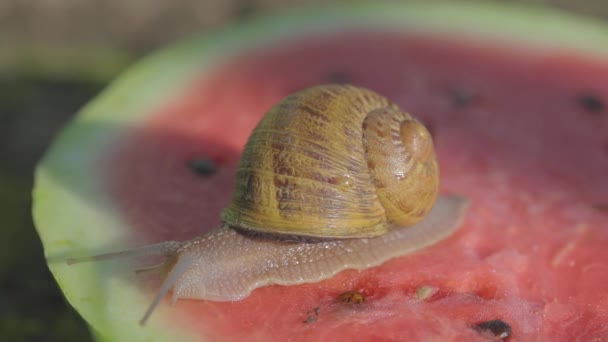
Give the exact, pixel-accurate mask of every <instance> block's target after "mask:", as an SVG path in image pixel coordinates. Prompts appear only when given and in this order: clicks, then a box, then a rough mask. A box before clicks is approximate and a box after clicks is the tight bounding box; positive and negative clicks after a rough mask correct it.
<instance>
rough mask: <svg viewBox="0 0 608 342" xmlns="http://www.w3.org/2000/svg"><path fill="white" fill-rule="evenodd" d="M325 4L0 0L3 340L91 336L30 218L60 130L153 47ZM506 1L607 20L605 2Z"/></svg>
mask: <svg viewBox="0 0 608 342" xmlns="http://www.w3.org/2000/svg"><path fill="white" fill-rule="evenodd" d="M488 1H489V0H488ZM502 1H503V2H506V1H509V0H502ZM321 2H322V1H320V0H317V1H304V0H289V1H286V0H285V1H280V0H232V1H221V0H217V1H194V0H172V1H170V0H165V1H156V2H150V1H147V0H130V1H121V0H99V1H94V0H53V1H50V0H0V40H1V41H2V42H3V43H2V44H0V217H2V225H1V229H0V340H2V341H87V340H90V339H91V338H90V337H89V332H88V330H87V328H86V326H85V324H84V323H83V322H82V320H81V319H80V318H79V317H78V315H77V314H75V313H74V312H73V311H72V310H71V309H70V307H69V306H68V305H67V304H66V303H65V301H64V300H63V297H62V296H61V292H60V291H59V289H58V288H57V286H56V284H55V282H54V281H53V279H52V277H51V275H50V273H49V272H48V270H47V267H46V263H45V261H44V258H43V254H42V247H41V245H40V242H39V240H38V238H37V236H36V233H35V231H34V228H33V225H32V221H31V214H30V207H31V203H30V191H31V188H32V174H33V169H34V167H35V164H36V162H37V161H38V160H39V159H40V158H41V156H42V154H43V153H44V150H45V149H46V148H47V146H48V145H49V143H50V142H51V140H52V137H53V136H54V134H56V132H57V131H58V130H59V129H60V127H61V126H62V125H64V124H65V123H66V122H67V120H68V119H69V118H70V117H71V116H72V115H73V114H74V113H75V112H76V111H77V110H78V109H79V108H80V107H81V106H82V105H83V104H84V103H86V102H87V101H88V100H89V99H91V98H92V97H93V96H94V95H95V94H97V93H98V92H99V91H100V90H101V89H102V88H103V87H104V86H105V85H106V84H107V83H108V82H109V81H110V80H111V79H112V78H113V77H114V76H115V75H116V74H117V73H118V72H119V71H120V70H122V69H123V68H124V67H126V66H127V65H128V64H129V63H130V62H131V61H133V60H135V59H137V57H139V56H141V55H142V54H144V53H146V52H148V51H149V50H151V49H154V48H156V47H158V46H161V45H163V44H165V43H167V42H171V41H174V40H176V39H178V38H181V37H184V36H187V35H190V34H192V33H199V32H204V31H207V30H211V29H216V28H218V27H221V26H222V25H229V24H230V23H233V22H236V21H238V20H241V19H243V18H246V17H249V16H251V15H255V14H258V13H267V12H273V11H280V10H283V9H285V8H288V7H293V6H295V5H302V4H304V3H306V4H307V5H311V4H313V3H321ZM511 2H528V3H535V4H540V5H548V6H556V7H561V8H565V9H568V10H572V11H575V12H579V13H583V14H588V15H592V16H599V17H602V18H608V1H606V0H586V1H582V0H581V1H572V0H544V1H543V0H536V1H534V0H528V1H515V0H513V1H511Z"/></svg>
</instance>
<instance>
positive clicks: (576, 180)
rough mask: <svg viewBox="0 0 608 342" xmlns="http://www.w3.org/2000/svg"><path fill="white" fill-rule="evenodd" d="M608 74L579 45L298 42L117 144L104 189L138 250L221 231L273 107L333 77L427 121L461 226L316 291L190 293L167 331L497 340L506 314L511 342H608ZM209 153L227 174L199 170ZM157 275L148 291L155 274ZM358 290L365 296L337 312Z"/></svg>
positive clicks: (225, 72)
mask: <svg viewBox="0 0 608 342" xmlns="http://www.w3.org/2000/svg"><path fill="white" fill-rule="evenodd" d="M607 80H608V61H606V60H605V59H604V60H602V59H597V60H594V59H592V58H591V57H589V56H584V55H582V54H580V55H579V54H576V53H572V52H567V51H566V50H564V51H563V52H559V51H556V50H545V49H538V50H536V51H534V50H526V51H522V50H521V49H516V48H514V47H513V46H506V45H498V44H496V45H492V44H491V43H485V44H478V43H475V44H474V43H471V42H468V41H467V40H466V39H461V40H459V39H438V38H437V37H436V36H435V37H430V36H424V35H414V34H410V35H403V34H398V35H397V34H391V33H380V32H376V33H369V32H367V33H365V32H355V31H346V32H341V33H332V34H324V35H322V36H321V35H317V36H311V37H308V38H299V39H296V40H292V41H290V42H289V43H286V42H282V43H281V44H277V45H276V46H274V47H270V48H269V47H265V48H264V49H257V50H255V49H254V50H252V51H249V52H248V53H244V54H241V55H240V56H239V57H235V58H232V59H227V60H224V61H222V63H220V64H219V65H218V67H217V68H216V69H214V70H213V72H211V73H210V74H207V75H205V76H204V77H201V78H200V79H199V80H197V81H196V82H194V83H193V84H191V85H190V86H189V88H188V90H187V91H186V92H185V93H183V94H181V95H180V96H179V97H178V98H176V99H175V100H174V101H172V102H171V103H168V104H166V105H165V106H164V107H163V108H162V109H160V110H158V112H156V113H155V114H154V115H151V116H150V117H149V118H148V119H146V120H147V121H146V122H145V124H142V125H140V126H139V128H137V130H136V131H135V132H133V134H129V136H128V138H125V139H123V140H121V141H120V142H119V143H117V144H116V145H115V147H114V149H113V151H112V152H111V153H110V154H109V156H108V157H107V159H106V160H105V163H104V165H106V166H107V168H106V171H105V175H106V178H105V181H106V182H107V185H108V187H109V189H110V193H111V196H112V198H113V199H114V200H115V201H116V203H117V205H118V206H119V208H120V210H121V212H123V213H124V215H125V216H126V219H127V220H128V222H129V223H130V225H131V227H132V228H133V230H134V231H133V233H134V237H133V241H137V243H138V244H141V243H143V242H157V241H163V240H184V239H189V238H192V237H194V236H196V235H198V234H201V233H203V232H205V231H207V230H209V229H211V228H213V227H214V226H215V225H216V224H218V223H219V211H220V210H221V209H222V208H223V207H224V206H225V205H226V203H227V202H228V200H229V196H230V192H231V189H232V183H233V176H234V172H235V166H236V162H237V159H238V155H239V151H240V150H241V149H242V146H243V145H244V143H245V141H246V139H247V137H248V135H249V133H250V132H251V130H252V129H253V127H254V125H255V124H256V123H257V121H258V120H259V119H260V118H261V116H262V115H263V114H264V112H265V111H266V110H267V109H268V108H269V107H270V106H271V105H273V104H274V103H276V102H277V101H278V100H280V99H281V98H282V97H283V96H285V95H287V94H289V93H290V92H292V91H294V90H297V89H301V88H304V87H307V86H312V85H316V84H320V83H331V82H348V83H352V84H355V85H358V86H363V87H367V88H370V89H372V90H375V91H377V92H379V93H380V94H383V95H385V96H387V97H388V98H389V99H391V100H392V101H394V102H396V103H398V104H399V105H400V106H402V108H404V109H405V110H406V111H408V112H410V113H412V114H413V115H414V116H417V117H418V118H420V119H421V120H422V121H423V122H425V123H426V124H427V125H428V127H429V128H430V130H431V132H432V134H433V136H434V138H435V143H436V149H437V153H438V158H439V162H440V167H441V191H442V192H445V193H456V194H461V195H464V196H466V197H468V198H469V199H470V207H469V209H468V211H467V213H466V217H465V221H464V224H463V225H462V227H461V228H460V230H459V231H458V232H457V233H456V234H455V235H454V236H453V237H450V238H448V239H447V240H445V241H443V242H441V243H439V244H437V245H435V246H432V247H430V248H427V249H425V250H422V251H420V252H417V253H414V254H411V255H408V256H404V257H401V258H397V259H394V260H392V261H389V262H387V263H385V264H383V265H381V266H379V267H376V268H373V269H369V270H365V271H344V272H342V273H340V274H338V275H337V276H335V277H333V278H331V279H329V280H326V281H323V282H320V283H316V284H306V285H299V286H291V287H283V286H268V287H264V288H260V289H257V290H255V291H254V292H253V293H252V294H251V295H250V296H249V297H248V298H246V299H244V300H242V301H238V302H229V303H224V302H223V303H220V302H210V301H204V300H179V301H178V302H177V304H176V305H175V307H174V308H173V309H171V311H169V313H170V314H171V315H172V316H171V318H170V320H171V322H172V323H171V326H174V327H175V329H183V330H187V331H195V332H196V333H197V334H198V335H199V336H200V337H201V338H203V337H206V338H209V339H211V340H217V339H221V340H229V341H230V340H264V341H266V340H276V341H286V340H291V341H300V340H311V341H321V340H358V341H379V340H400V341H414V340H416V341H418V340H424V341H447V340H456V341H473V340H486V339H487V335H484V334H480V332H479V331H478V330H475V329H473V327H474V326H475V325H476V324H478V323H480V322H485V321H490V320H497V319H498V320H502V321H503V322H505V323H507V324H508V325H509V326H510V327H511V330H512V333H511V336H512V337H511V338H512V340H518V341H538V340H546V341H575V340H579V341H592V340H598V341H599V340H603V339H607V340H608V285H606V284H608V211H606V210H605V207H606V206H607V203H608V177H607V176H608V81H607ZM198 158H203V159H211V160H213V161H214V162H215V163H216V164H217V165H218V167H219V168H218V170H217V172H216V173H215V174H213V175H210V176H201V175H198V174H196V173H194V172H192V170H191V169H189V168H188V167H187V164H188V162H189V161H191V160H192V159H198ZM144 279H145V280H146V282H145V284H146V286H147V287H149V289H150V297H151V296H152V293H153V291H155V290H156V289H157V288H158V287H157V286H158V279H155V278H147V277H146V278H144ZM421 288H425V289H429V291H430V292H429V293H430V295H429V296H428V297H427V298H419V297H418V296H417V289H421ZM347 290H357V291H360V292H361V293H362V294H363V295H364V296H365V297H366V302H365V303H364V304H360V305H347V304H343V303H337V302H336V297H337V296H338V295H339V294H340V293H342V292H344V291H347ZM161 318H162V319H165V318H164V317H162V316H153V317H152V320H155V319H161ZM144 329H145V328H144Z"/></svg>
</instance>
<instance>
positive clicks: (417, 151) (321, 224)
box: [68, 85, 466, 324]
mask: <svg viewBox="0 0 608 342" xmlns="http://www.w3.org/2000/svg"><path fill="white" fill-rule="evenodd" d="M438 184H439V172H438V166H437V161H436V157H435V152H434V148H433V142H432V138H431V136H430V134H429V133H428V131H427V130H426V129H425V128H424V126H423V125H422V124H420V123H419V122H418V121H417V120H415V119H414V118H412V117H411V116H410V115H409V114H407V113H403V112H402V111H401V110H400V109H399V108H398V107H397V106H396V105H394V104H392V103H390V102H389V101H388V100H387V99H385V98H384V97H382V96H380V95H378V94H376V93H374V92H372V91H369V90H366V89H362V88H356V87H353V86H344V85H323V86H317V87H313V88H308V89H305V90H302V91H299V92H296V93H294V94H291V95H289V96H287V97H286V98H285V99H283V100H282V101H281V102H279V103H278V104H277V105H275V106H274V107H272V108H271V109H270V110H269V111H268V113H267V114H266V115H265V116H264V118H262V120H261V121H260V122H259V124H258V125H257V127H256V128H255V130H254V131H253V133H252V134H251V136H250V137H249V140H248V142H247V144H246V146H245V148H244V151H243V153H242V155H241V159H240V162H239V165H238V168H237V172H236V182H235V190H234V192H233V196H232V200H231V202H230V204H229V205H228V206H227V207H226V208H225V209H224V210H223V212H222V214H221V218H222V224H220V226H219V227H217V228H215V229H213V230H211V231H210V232H208V233H206V234H204V235H202V236H199V237H196V238H194V239H192V240H189V241H184V242H176V241H167V242H162V243H160V244H156V245H152V246H146V247H141V248H136V249H132V250H128V251H124V252H118V253H110V254H104V255H99V256H94V257H87V258H80V259H72V260H70V261H68V262H69V263H73V262H78V261H85V260H100V259H106V258H114V257H118V256H139V255H163V256H165V257H166V261H165V262H164V263H163V264H161V265H158V266H155V267H153V268H151V269H152V270H157V271H160V272H161V273H163V274H164V276H165V278H164V282H163V284H162V286H161V289H160V290H159V292H158V294H157V296H156V298H155V299H154V301H153V303H152V304H151V305H150V307H149V309H148V311H147V312H146V314H145V315H144V317H143V318H142V320H141V322H140V323H141V324H143V323H145V322H146V320H147V319H148V317H149V316H150V314H151V313H152V312H153V310H154V309H155V308H156V306H157V305H158V304H159V303H160V301H161V300H162V299H163V298H164V297H165V295H166V294H167V293H168V292H169V291H171V290H172V293H173V294H172V296H173V300H176V299H178V298H191V299H207V300H215V301H233V300H240V299H243V298H245V297H246V296H248V295H249V294H250V293H251V291H253V290H254V289H255V288H258V287H262V286H265V285H270V284H278V285H295V284H302V283H310V282H317V281H320V280H323V279H327V278H330V277H331V276H333V275H334V274H336V273H338V272H340V271H342V270H344V269H364V268H368V267H372V266H377V265H379V264H381V263H383V262H385V261H387V260H389V259H391V258H394V257H396V256H400V255H404V254H407V253H409V252H412V251H416V250H419V249H421V248H424V247H426V246H429V245H431V244H433V243H436V242H438V241H440V240H442V239H443V238H445V237H447V236H449V235H450V234H451V233H452V232H454V231H455V230H456V229H457V227H458V225H459V224H460V221H461V218H462V216H463V212H464V208H465V206H466V201H465V200H464V199H462V198H460V197H456V196H438V195H437V193H438Z"/></svg>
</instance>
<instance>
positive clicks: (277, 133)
mask: <svg viewBox="0 0 608 342" xmlns="http://www.w3.org/2000/svg"><path fill="white" fill-rule="evenodd" d="M438 185H439V172H438V168H437V161H436V157H435V151H434V149H433V141H432V138H431V135H430V134H429V132H428V131H427V130H426V128H425V127H424V126H423V125H422V124H420V123H419V122H418V121H417V120H415V119H413V118H412V117H411V116H410V115H408V114H406V113H403V112H401V111H400V110H399V108H398V107H397V106H396V105H394V104H391V103H390V102H389V101H388V100H387V99H385V98H384V97H382V96H380V95H378V94H376V93H374V92H372V91H369V90H366V89H361V88H355V87H352V86H340V85H325V86H317V87H313V88H308V89H305V90H302V91H300V92H297V93H294V94H292V95H290V96H287V97H286V98H285V99H284V100H283V101H281V102H280V103H278V104H277V105H276V106H274V107H273V108H271V109H270V111H269V112H268V113H267V114H266V115H265V116H264V118H263V119H262V120H261V121H260V123H259V124H258V126H257V127H256V129H255V130H254V131H253V133H252V134H251V136H250V138H249V140H248V142H247V144H246V146H245V149H244V151H243V153H242V155H241V159H240V164H239V167H238V169H237V174H236V184H235V190H234V193H233V197H232V201H231V203H230V205H229V206H228V207H227V208H226V209H225V210H224V211H223V213H222V220H223V222H225V223H226V224H227V225H229V226H231V227H236V228H239V229H247V230H253V231H256V232H261V233H271V234H282V235H288V236H306V237H312V238H359V237H372V236H378V235H382V234H384V233H386V232H387V230H388V229H389V228H390V227H394V226H400V227H402V226H409V225H412V224H414V223H416V222H418V221H420V220H421V219H422V218H423V217H424V216H425V215H426V214H427V213H428V212H429V210H430V209H431V207H432V205H433V203H434V202H435V198H436V197H437V190H438Z"/></svg>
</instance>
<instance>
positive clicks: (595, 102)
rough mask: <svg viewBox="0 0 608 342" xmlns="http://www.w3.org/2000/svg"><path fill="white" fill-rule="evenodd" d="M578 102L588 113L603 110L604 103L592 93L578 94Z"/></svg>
mask: <svg viewBox="0 0 608 342" xmlns="http://www.w3.org/2000/svg"><path fill="white" fill-rule="evenodd" d="M578 102H579V103H580V105H581V106H582V107H583V108H584V109H585V110H586V111H587V112H589V113H592V114H598V113H600V112H602V111H603V110H604V103H603V102H602V100H600V98H599V97H597V96H595V95H592V94H583V95H581V96H579V98H578Z"/></svg>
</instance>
